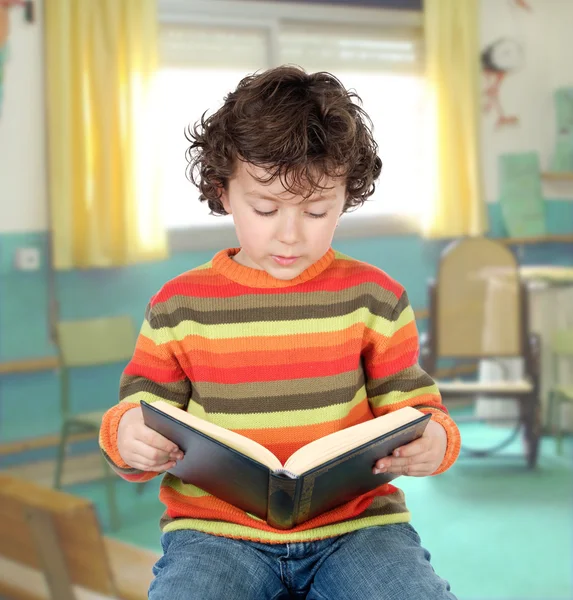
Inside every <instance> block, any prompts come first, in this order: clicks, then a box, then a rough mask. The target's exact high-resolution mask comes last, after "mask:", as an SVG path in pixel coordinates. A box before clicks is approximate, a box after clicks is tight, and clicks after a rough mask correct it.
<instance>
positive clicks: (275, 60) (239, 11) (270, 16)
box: [158, 0, 422, 252]
mask: <svg viewBox="0 0 573 600" xmlns="http://www.w3.org/2000/svg"><path fill="white" fill-rule="evenodd" d="M158 20H159V24H160V25H162V24H165V25H170V24H179V25H182V24H183V25H184V24H186V23H188V24H193V25H198V24H199V25H205V26H208V25H221V26H224V27H248V28H251V29H252V28H253V27H254V28H261V29H265V30H266V31H267V35H268V46H267V47H268V57H267V63H268V65H269V67H272V66H278V65H279V64H280V63H279V56H280V49H279V45H278V34H279V26H280V22H281V21H285V20H296V21H306V22H313V21H314V22H320V23H332V24H338V25H340V24H353V25H365V26H366V25H367V26H372V25H380V27H384V28H389V27H392V28H394V27H396V28H400V27H408V28H420V29H421V28H422V15H421V13H420V12H419V11H417V10H404V9H389V8H375V9H373V8H368V7H363V6H356V5H355V6H335V5H329V6H328V11H327V12H326V14H325V6H324V5H321V4H304V5H303V4H300V3H293V2H288V3H287V2H264V1H259V0H245V1H236V0H160V1H159V6H158ZM190 185H191V184H190ZM357 210H358V213H357V214H356V215H355V216H354V217H353V218H352V219H348V220H347V219H344V216H343V217H342V218H341V220H340V224H339V226H338V228H337V229H336V233H335V236H334V240H335V241H336V240H337V239H356V238H363V237H377V236H384V235H386V236H390V235H411V234H418V233H419V232H420V224H419V221H418V220H417V219H416V218H415V217H413V216H411V215H403V214H379V215H372V214H365V215H364V216H361V215H360V208H358V209H357ZM219 219H221V220H223V221H224V222H223V223H218V220H219ZM167 235H168V243H169V248H170V250H171V251H172V252H183V251H199V250H208V249H216V248H221V247H231V246H235V245H237V244H238V241H237V237H236V235H235V231H234V227H233V223H232V218H231V217H230V216H226V217H217V216H213V225H209V226H206V225H205V226H199V227H182V228H170V229H168V230H167Z"/></svg>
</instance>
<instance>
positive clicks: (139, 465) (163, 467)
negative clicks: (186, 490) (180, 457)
mask: <svg viewBox="0 0 573 600" xmlns="http://www.w3.org/2000/svg"><path fill="white" fill-rule="evenodd" d="M176 464H177V463H176V462H175V461H174V460H171V461H168V462H165V463H163V464H150V463H149V461H146V460H137V459H134V460H132V461H130V463H129V465H130V466H131V467H133V468H134V469H138V470H140V471H152V472H154V473H162V472H163V471H167V470H169V469H172V468H173V467H174V466H175V465H176Z"/></svg>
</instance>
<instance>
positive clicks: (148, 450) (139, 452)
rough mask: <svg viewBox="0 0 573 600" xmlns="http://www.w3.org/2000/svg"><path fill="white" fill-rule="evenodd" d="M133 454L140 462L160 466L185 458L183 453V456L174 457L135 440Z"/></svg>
mask: <svg viewBox="0 0 573 600" xmlns="http://www.w3.org/2000/svg"><path fill="white" fill-rule="evenodd" d="M132 451H133V454H134V455H135V457H136V458H138V459H139V460H142V461H145V462H147V463H148V464H149V465H159V464H163V463H166V462H170V461H176V460H181V458H183V453H182V452H181V451H178V452H180V454H181V456H178V455H173V454H171V453H170V452H165V450H159V449H158V448H155V447H153V446H149V445H148V444H146V443H145V442H140V441H139V440H134V443H133V448H132Z"/></svg>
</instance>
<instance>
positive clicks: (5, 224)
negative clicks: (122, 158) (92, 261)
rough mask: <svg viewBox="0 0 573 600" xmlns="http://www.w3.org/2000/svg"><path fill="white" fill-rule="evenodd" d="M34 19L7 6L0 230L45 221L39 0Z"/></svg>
mask: <svg viewBox="0 0 573 600" xmlns="http://www.w3.org/2000/svg"><path fill="white" fill-rule="evenodd" d="M34 4H35V6H36V18H35V21H34V23H28V22H26V21H25V19H24V9H23V8H20V7H15V8H12V9H10V30H11V32H10V36H9V39H8V44H9V57H8V61H7V63H6V64H5V71H4V102H3V105H2V108H1V114H0V233H5V232H25V231H41V230H45V229H47V227H48V216H47V213H48V211H47V191H46V167H45V160H46V149H45V140H46V136H45V130H44V89H43V86H44V84H43V69H42V21H41V19H42V15H41V10H40V9H41V6H40V4H41V2H39V1H37V2H35V3H34Z"/></svg>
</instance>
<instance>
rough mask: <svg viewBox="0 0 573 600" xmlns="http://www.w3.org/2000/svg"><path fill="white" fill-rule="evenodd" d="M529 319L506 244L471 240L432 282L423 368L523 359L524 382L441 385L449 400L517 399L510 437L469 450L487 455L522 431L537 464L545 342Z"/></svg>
mask: <svg viewBox="0 0 573 600" xmlns="http://www.w3.org/2000/svg"><path fill="white" fill-rule="evenodd" d="M528 321H529V319H528V294H527V287H526V285H525V283H524V282H522V281H521V279H520V276H519V269H518V264H517V261H516V259H515V256H514V255H513V253H512V252H511V251H510V250H509V249H508V248H507V247H506V246H504V245H502V244H500V243H498V242H495V241H493V240H490V239H487V238H464V239H461V240H458V241H455V242H453V243H452V244H450V245H449V246H448V247H447V248H446V249H445V250H444V252H443V253H442V255H441V257H440V261H439V265H438V272H437V278H436V280H435V281H433V282H431V283H430V286H429V331H428V333H427V334H426V336H425V339H424V338H423V343H422V355H421V362H422V365H423V367H424V368H425V370H426V371H427V372H428V373H429V374H430V375H434V374H435V372H436V369H437V363H438V360H439V359H443V358H449V359H462V360H469V359H472V360H480V359H497V358H510V357H514V358H521V359H522V360H523V364H524V369H523V377H522V378H521V379H520V380H517V381H507V380H503V381H479V380H478V381H439V380H437V384H438V387H439V389H440V392H441V394H442V396H443V397H444V401H446V402H447V401H448V399H453V398H456V399H460V398H462V399H463V398H474V399H475V398H478V397H479V398H480V400H481V399H483V400H487V399H496V400H498V401H499V400H502V401H503V400H509V401H512V402H513V403H514V406H515V402H516V401H517V403H518V406H519V411H518V414H517V415H515V416H514V417H513V420H514V421H516V428H515V431H514V432H513V434H512V435H510V436H509V438H508V439H507V440H506V441H505V442H503V443H501V444H498V445H496V446H495V447H494V448H490V449H485V450H476V449H474V450H472V449H471V448H468V447H466V446H465V444H463V442H462V449H463V450H464V451H465V452H466V453H468V454H471V455H476V456H486V455H489V454H491V453H493V452H496V451H498V450H500V449H502V448H504V447H506V446H507V445H508V444H509V443H510V442H511V441H512V440H513V439H514V438H515V436H516V435H517V433H518V432H519V430H522V431H523V432H524V442H525V446H526V448H525V453H526V457H527V464H528V466H529V467H533V466H535V464H536V462H537V453H538V446H539V436H540V401H539V340H538V338H537V337H536V336H535V335H532V334H530V332H529V323H528ZM480 420H481V419H480ZM487 420H488V422H489V421H490V420H495V418H493V417H492V419H490V418H488V419H487ZM500 420H505V421H507V417H502V418H501V419H500Z"/></svg>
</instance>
